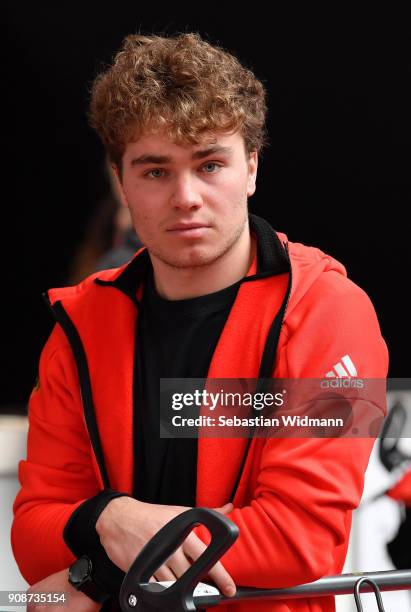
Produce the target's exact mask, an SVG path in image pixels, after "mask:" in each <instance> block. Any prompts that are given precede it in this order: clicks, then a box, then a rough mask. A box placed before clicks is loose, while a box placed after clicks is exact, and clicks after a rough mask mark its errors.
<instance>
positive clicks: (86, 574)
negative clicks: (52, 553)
mask: <svg viewBox="0 0 411 612" xmlns="http://www.w3.org/2000/svg"><path fill="white" fill-rule="evenodd" d="M68 582H69V584H70V585H71V586H72V587H73V589H75V590H76V591H80V592H81V593H83V594H84V595H86V596H87V597H89V598H90V599H92V600H93V601H94V602H97V603H99V604H103V603H104V602H105V601H107V600H108V599H110V596H111V594H110V593H109V592H108V591H107V589H106V588H105V587H103V586H102V585H101V584H99V583H98V582H97V581H96V578H95V575H94V574H93V564H92V561H91V559H90V558H89V557H87V556H86V555H84V556H82V557H80V558H79V559H77V560H76V561H75V562H74V563H73V564H72V565H71V566H70V567H69V571H68Z"/></svg>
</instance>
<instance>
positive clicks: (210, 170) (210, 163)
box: [203, 162, 221, 174]
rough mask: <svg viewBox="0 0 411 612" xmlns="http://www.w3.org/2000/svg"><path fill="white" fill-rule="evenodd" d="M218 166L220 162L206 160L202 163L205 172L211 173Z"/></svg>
mask: <svg viewBox="0 0 411 612" xmlns="http://www.w3.org/2000/svg"><path fill="white" fill-rule="evenodd" d="M220 167H221V166H220V164H216V162H208V163H207V164H204V166H203V169H204V170H205V172H206V173H207V174H212V173H213V171H214V169H216V168H220ZM210 168H211V169H210Z"/></svg>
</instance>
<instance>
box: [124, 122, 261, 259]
mask: <svg viewBox="0 0 411 612" xmlns="http://www.w3.org/2000/svg"><path fill="white" fill-rule="evenodd" d="M211 137H212V135H209V136H208V138H207V137H205V138H204V139H203V140H202V141H201V143H200V144H195V145H179V144H175V143H173V142H172V141H170V140H169V139H168V138H167V137H166V136H165V135H163V134H162V133H158V134H157V133H156V134H148V135H145V136H142V137H141V138H139V139H138V140H137V141H136V142H133V143H129V144H128V145H127V147H126V150H125V152H124V155H123V172H122V188H123V192H124V196H125V200H126V202H127V204H128V207H129V209H130V213H131V217H132V220H133V224H134V227H135V229H136V232H137V233H138V236H139V238H140V240H141V241H142V243H143V244H144V245H145V246H146V247H147V248H148V250H149V253H150V256H151V258H152V260H153V265H154V264H155V259H156V258H157V259H158V260H160V261H161V262H163V263H164V264H167V265H169V266H172V267H176V268H191V267H197V266H204V265H209V264H212V263H213V262H214V261H216V260H217V259H219V258H221V257H222V256H223V255H224V254H226V253H227V252H228V251H229V250H230V249H232V248H233V247H234V246H235V244H236V243H237V241H238V240H239V239H240V238H241V237H242V236H243V234H244V232H246V231H248V224H247V198H248V196H251V195H252V194H253V193H254V191H255V179H256V173H257V153H256V152H254V153H252V154H251V156H248V155H247V154H246V152H245V148H244V140H243V137H242V136H241V135H240V134H239V133H238V132H237V133H235V134H231V135H218V136H217V139H216V142H210V140H211Z"/></svg>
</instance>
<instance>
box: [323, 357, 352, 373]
mask: <svg viewBox="0 0 411 612" xmlns="http://www.w3.org/2000/svg"><path fill="white" fill-rule="evenodd" d="M350 376H357V368H356V367H355V365H354V364H353V362H352V359H351V357H350V356H349V355H344V357H341V361H339V362H338V363H336V364H334V365H333V369H332V370H330V371H329V372H327V374H326V375H325V377H326V378H346V377H350Z"/></svg>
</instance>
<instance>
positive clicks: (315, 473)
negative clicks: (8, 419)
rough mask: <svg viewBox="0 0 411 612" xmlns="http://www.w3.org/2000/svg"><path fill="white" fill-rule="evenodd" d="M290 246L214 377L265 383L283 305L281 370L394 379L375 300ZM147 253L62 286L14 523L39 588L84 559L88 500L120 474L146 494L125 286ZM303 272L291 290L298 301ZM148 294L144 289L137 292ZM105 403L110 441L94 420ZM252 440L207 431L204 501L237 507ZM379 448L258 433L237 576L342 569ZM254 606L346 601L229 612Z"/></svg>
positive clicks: (253, 287) (246, 302) (100, 418)
mask: <svg viewBox="0 0 411 612" xmlns="http://www.w3.org/2000/svg"><path fill="white" fill-rule="evenodd" d="M270 236H271V234H270ZM257 238H258V241H259V242H258V246H259V249H258V264H260V260H263V259H266V260H268V261H269V260H270V253H269V252H267V241H266V240H265V241H260V236H259V235H258V232H257ZM271 240H272V241H273V248H274V247H275V248H276V249H277V255H278V256H279V257H280V258H281V256H283V257H284V253H285V251H283V244H284V243H286V237H285V236H284V235H282V234H278V235H276V234H274V233H273V234H272V237H271ZM263 242H264V244H263ZM288 248H289V257H290V262H289V263H290V264H291V272H292V275H290V273H289V270H288V272H287V271H286V272H281V267H280V269H277V271H276V272H274V273H272V274H268V273H267V271H265V272H264V271H263V273H262V272H261V270H259V268H258V269H257V268H256V263H255V262H254V264H253V266H252V268H251V269H250V271H249V274H248V277H247V281H248V282H243V283H242V284H241V286H240V289H239V292H238V295H237V298H236V300H235V303H234V305H233V307H232V310H231V312H230V315H229V318H228V320H227V322H226V325H225V327H224V330H223V333H222V335H221V337H220V340H219V343H218V345H217V348H216V350H215V353H214V355H213V359H212V362H211V365H210V370H209V377H218V378H230V377H244V378H257V377H258V375H259V373H261V367H260V366H261V361H262V356H263V353H264V349H265V348H266V343H267V336H268V334H269V330H270V328H271V326H272V322H273V319H274V317H275V315H276V314H277V313H278V312H279V310H280V309H281V306H282V307H283V309H285V307H286V310H285V316H284V318H283V324H282V326H281V328H279V329H281V333H280V335H279V341H278V349H277V357H276V362H275V367H274V371H272V375H273V376H274V377H279V378H322V377H324V376H325V375H326V374H327V373H328V374H330V372H334V373H335V375H336V376H338V375H340V374H341V371H340V370H339V368H338V364H340V366H341V363H342V362H341V360H342V358H343V357H345V356H347V355H349V357H350V360H351V363H352V364H353V367H354V368H355V369H356V371H357V373H358V376H360V377H364V378H365V377H367V378H381V377H385V376H386V373H387V361H388V357H387V349H386V346H385V343H384V341H383V339H382V337H381V333H380V329H379V325H378V321H377V318H376V315H375V312H374V309H373V306H372V304H371V302H370V300H369V298H368V297H367V295H366V294H365V293H364V292H363V291H362V290H361V289H360V288H359V287H358V286H356V285H355V284H354V283H352V282H351V281H350V280H348V279H347V277H346V272H345V269H344V267H343V266H342V265H341V264H340V263H339V262H337V261H336V260H334V259H333V258H332V257H330V256H328V255H325V254H324V253H322V252H321V251H320V250H319V249H316V248H312V247H306V246H304V245H302V244H298V243H295V244H293V243H288ZM268 250H269V249H268ZM280 251H281V252H282V255H281V253H280ZM142 257H144V251H140V252H139V254H138V255H137V257H136V258H135V259H134V260H133V261H132V263H131V264H128V265H127V266H123V267H122V268H120V269H117V270H110V271H105V272H103V273H99V274H98V277H99V278H100V279H103V280H104V281H105V283H104V282H99V281H97V282H94V279H95V278H96V276H97V275H93V276H92V277H90V278H88V279H86V280H85V281H84V282H82V283H81V284H80V285H78V286H75V287H67V288H63V289H53V290H51V291H50V292H49V298H50V302H51V304H52V305H54V308H55V309H56V312H57V311H59V316H60V324H59V325H56V326H55V328H54V330H53V332H52V334H51V336H50V338H49V340H48V342H47V344H46V346H45V348H44V350H43V352H42V356H41V360H40V371H39V380H40V386H39V387H38V388H37V389H36V390H35V391H33V393H32V396H31V399H30V410H29V419H30V428H29V435H28V451H27V460H25V461H22V462H21V463H20V468H19V478H20V482H21V490H20V492H19V493H18V495H17V498H16V501H15V505H14V512H15V518H14V523H13V527H12V546H13V550H14V554H15V557H16V560H17V563H18V565H19V567H20V570H21V572H22V574H23V576H24V577H25V578H26V580H27V581H28V582H30V583H33V582H35V581H38V580H40V579H42V578H44V577H45V576H47V575H49V574H52V573H54V572H56V571H58V570H60V569H62V568H65V567H67V566H68V565H69V564H70V563H71V562H72V561H73V559H74V557H73V555H72V554H71V552H70V550H69V549H68V547H67V546H66V544H65V542H64V540H63V536H62V534H63V529H64V526H65V524H66V522H67V520H68V519H69V517H70V515H71V514H72V513H73V511H74V510H75V508H76V507H77V506H78V505H80V504H81V503H82V502H83V501H84V500H86V499H87V498H90V497H91V496H93V495H95V494H96V493H98V491H99V490H101V489H102V488H104V486H105V485H106V484H107V482H109V483H110V486H111V487H112V488H114V489H117V490H120V491H128V492H130V493H131V492H132V483H133V473H132V471H133V436H132V415H133V405H132V378H133V355H134V338H135V333H134V331H135V326H136V316H137V315H138V309H137V308H136V303H135V293H130V291H129V290H127V289H124V287H125V284H124V283H123V281H124V279H126V278H127V277H128V278H130V277H131V276H133V277H135V278H137V277H138V266H139V260H140V258H142ZM288 265H289V264H288ZM291 279H292V284H291V293H290V295H289V299H285V295H286V293H287V287H288V286H289V281H290V280H291ZM97 283H98V284H97ZM122 284H123V285H124V286H122ZM119 289H120V290H119ZM141 291H142V285H141V284H140V285H139V286H138V291H137V294H138V295H141ZM63 328H64V329H65V332H64V331H63ZM75 357H76V359H77V362H78V364H79V365H78V367H79V368H80V372H78V370H77V367H76V360H75ZM87 366H88V372H87ZM336 366H337V369H336ZM351 370H352V368H351ZM350 373H353V372H348V374H350ZM87 376H89V382H90V385H89V386H88V387H87V386H86V387H87V388H86V387H85V389H86V390H84V389H83V390H82V393H81V394H80V388H79V379H82V380H84V378H87ZM87 389H88V391H87ZM89 396H90V397H89ZM91 411H93V412H94V413H95V418H96V421H97V427H98V433H99V439H100V440H101V448H100V449H99V448H98V439H97V438H98V436H97V434H96V432H95V431H94V429H93V427H92V426H90V422H91V421H90V419H91V420H92V418H91ZM87 423H88V424H89V430H88V429H87V426H86V425H87ZM90 439H91V440H92V441H93V440H94V443H93V444H92V443H91V441H90ZM246 442H247V440H246V439H223V440H220V439H206V438H201V439H199V450H198V467H197V476H198V477H197V506H207V507H218V506H221V505H223V504H224V503H225V502H226V501H228V499H229V496H230V492H231V490H232V487H233V484H234V483H235V481H236V476H237V473H238V470H239V467H240V464H241V460H242V454H243V451H244V448H245V445H246ZM373 442H374V440H373V439H372V438H364V439H348V438H344V439H310V438H305V439H301V438H300V439H296V438H294V439H276V438H271V439H261V438H260V439H254V440H253V441H252V443H251V446H250V449H249V452H248V456H247V460H246V463H245V466H244V470H243V472H242V476H241V479H240V482H239V485H238V487H237V489H236V494H235V498H234V507H235V508H234V510H233V511H232V512H231V513H230V514H229V515H228V516H229V518H231V519H232V520H233V521H234V522H235V523H236V524H237V525H238V526H239V527H240V537H239V538H238V540H237V542H236V543H235V544H234V546H233V547H232V549H230V550H229V551H228V552H227V553H226V554H225V555H224V557H223V558H222V562H223V564H224V566H225V567H226V569H227V571H228V572H229V573H230V574H231V576H232V577H233V579H234V580H235V582H236V584H238V585H249V586H255V587H286V586H290V585H295V584H299V583H303V582H309V581H312V580H316V579H318V578H320V577H321V576H323V575H326V574H336V573H339V572H341V570H342V567H343V564H344V560H345V556H346V550H347V544H348V538H349V533H350V526H351V512H352V510H353V509H354V508H355V507H356V506H357V505H358V503H359V501H360V498H361V494H362V490H363V477H364V472H365V469H366V467H367V463H368V459H369V455H370V452H371V449H372V445H373ZM93 446H94V448H93ZM197 533H198V534H199V536H200V537H201V538H202V539H203V540H204V541H207V537H206V534H205V532H204V530H203V528H201V527H198V528H197ZM250 609H253V610H257V611H258V610H272V611H275V612H289V611H293V612H297V611H299V612H308V611H310V612H320V611H321V612H331V611H332V610H334V598H330V597H328V598H317V599H310V600H309V601H308V600H307V599H306V600H290V601H283V602H262V601H261V602H255V603H254V602H253V603H252V604H250V603H248V604H247V603H243V604H241V603H238V604H233V605H230V606H229V607H227V608H225V607H222V608H221V607H220V610H222V611H225V610H227V611H228V612H236V611H238V612H240V611H243V610H250Z"/></svg>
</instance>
